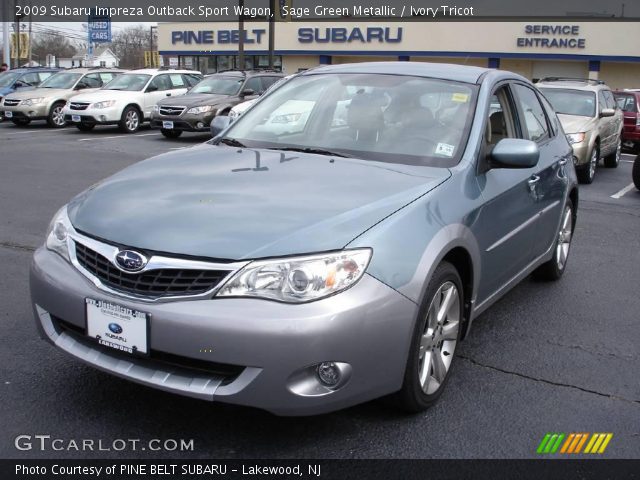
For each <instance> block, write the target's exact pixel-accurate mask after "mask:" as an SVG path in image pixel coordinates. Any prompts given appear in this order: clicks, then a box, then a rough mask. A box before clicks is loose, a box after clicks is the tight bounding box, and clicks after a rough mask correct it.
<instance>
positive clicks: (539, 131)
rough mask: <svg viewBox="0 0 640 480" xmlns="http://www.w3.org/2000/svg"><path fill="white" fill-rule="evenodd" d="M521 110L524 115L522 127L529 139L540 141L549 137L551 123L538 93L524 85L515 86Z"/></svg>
mask: <svg viewBox="0 0 640 480" xmlns="http://www.w3.org/2000/svg"><path fill="white" fill-rule="evenodd" d="M514 88H515V91H516V95H517V97H518V104H519V106H520V110H521V111H522V114H523V115H524V118H523V119H521V124H522V127H523V128H524V130H525V133H527V134H528V135H527V136H528V138H529V140H533V141H534V142H540V141H542V140H544V139H546V138H549V123H548V122H547V116H546V114H545V113H544V109H543V108H542V105H540V100H538V96H537V95H536V93H535V92H534V91H533V90H531V89H530V88H528V87H525V86H524V85H515V86H514Z"/></svg>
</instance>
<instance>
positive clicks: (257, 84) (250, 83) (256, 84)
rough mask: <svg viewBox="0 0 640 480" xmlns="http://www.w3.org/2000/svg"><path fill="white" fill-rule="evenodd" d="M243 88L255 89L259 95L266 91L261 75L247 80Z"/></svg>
mask: <svg viewBox="0 0 640 480" xmlns="http://www.w3.org/2000/svg"><path fill="white" fill-rule="evenodd" d="M243 90H253V91H254V92H256V94H258V95H259V94H261V93H262V92H264V89H263V88H262V81H261V80H260V77H253V78H250V79H249V80H247V83H245V84H244V88H243Z"/></svg>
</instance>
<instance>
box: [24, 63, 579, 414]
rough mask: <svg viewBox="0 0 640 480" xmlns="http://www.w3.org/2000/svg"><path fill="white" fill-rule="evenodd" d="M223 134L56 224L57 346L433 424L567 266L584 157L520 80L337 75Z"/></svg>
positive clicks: (50, 327) (339, 69)
mask: <svg viewBox="0 0 640 480" xmlns="http://www.w3.org/2000/svg"><path fill="white" fill-rule="evenodd" d="M212 132H213V134H214V135H215V137H214V138H213V139H212V140H211V141H209V142H207V143H205V144H203V145H200V146H196V147H194V148H191V149H188V150H182V151H179V152H173V153H168V154H164V155H160V156H158V157H155V158H152V159H149V160H146V161H143V162H139V163H137V164H135V165H132V166H131V167H129V168H126V169H125V170H123V171H121V172H119V173H117V174H116V175H114V176H112V177H110V178H107V179H106V180H103V181H102V182H100V183H98V184H96V185H94V186H92V187H90V188H89V189H88V190H86V191H85V192H83V193H81V194H79V195H78V196H76V197H75V198H73V199H72V200H71V201H70V202H69V204H68V205H65V206H64V207H62V208H61V209H60V210H59V211H58V213H56V215H55V217H54V218H53V220H52V222H51V225H50V227H49V231H48V233H47V237H46V242H45V245H43V246H42V247H41V248H39V249H38V250H37V251H36V252H35V255H34V260H33V263H32V267H31V296H32V300H33V307H34V311H35V316H36V319H37V325H38V327H39V331H40V333H41V335H42V336H43V337H44V338H45V339H47V340H48V341H50V342H51V343H53V344H54V345H55V346H57V347H58V348H59V349H61V350H63V351H65V352H67V353H68V354H70V355H72V356H74V357H76V358H78V359H79V360H82V361H84V362H85V363H87V364H89V365H92V366H94V367H97V368H99V369H101V370H103V371H106V372H108V373H111V374H113V375H117V376H119V377H123V378H125V379H128V380H132V381H134V382H138V383H141V384H144V385H148V386H151V387H155V388H159V389H162V390H166V391H170V392H174V393H177V394H181V395H187V396H191V397H195V398H200V399H204V400H209V401H219V402H227V403H233V404H239V405H248V406H254V407H258V408H262V409H266V410H268V411H271V412H274V413H276V414H281V415H309V414H318V413H323V412H328V411H332V410H336V409H340V408H344V407H348V406H350V405H354V404H357V403H360V402H365V401H367V400H371V399H374V398H377V397H382V396H391V398H393V399H394V400H395V401H396V402H397V404H398V405H400V406H401V407H402V408H404V409H406V410H409V411H420V410H422V409H424V408H426V407H428V406H430V405H431V404H432V403H433V402H435V401H436V400H437V399H438V397H439V396H440V395H441V394H442V391H443V390H444V387H445V384H446V382H447V379H448V378H449V377H450V372H451V371H452V367H453V365H454V363H455V360H456V356H455V353H456V346H457V345H458V343H459V342H460V341H461V339H463V338H464V336H465V335H466V334H467V333H468V331H469V328H470V326H471V323H472V321H473V319H474V318H476V317H477V316H478V315H479V314H480V313H482V312H483V311H485V310H486V309H487V308H488V307H489V306H490V305H491V304H493V303H494V302H495V301H496V300H498V299H499V298H500V297H501V296H502V295H503V294H504V293H505V292H507V291H508V290H509V289H510V288H512V287H513V286H514V285H516V284H517V283H518V282H519V281H520V280H522V279H523V278H525V277H526V276H527V275H529V274H531V273H534V274H535V275H537V276H538V277H540V278H542V279H548V280H556V279H559V278H560V277H561V276H562V274H563V272H564V270H565V268H566V265H567V258H568V254H569V247H570V245H571V239H572V232H573V229H574V225H575V221H576V210H577V207H578V189H577V186H576V185H577V181H576V174H575V170H574V166H573V162H572V149H571V146H570V145H569V143H568V142H567V139H566V137H565V134H564V133H563V131H562V128H561V126H560V123H559V122H558V118H557V117H556V114H555V113H554V111H553V109H552V108H551V107H550V105H549V104H548V103H547V101H546V100H545V99H544V97H542V96H541V95H540V94H539V92H538V91H537V90H536V89H535V88H534V87H533V86H532V84H531V83H530V82H529V81H527V80H526V79H525V78H523V77H520V76H518V75H516V74H513V73H509V72H505V71H497V70H489V69H483V68H476V67H463V66H454V65H443V64H429V63H410V62H406V63H405V62H397V63H395V62H394V63H391V62H389V63H361V64H352V65H335V66H324V67H320V68H315V69H312V70H309V71H306V72H303V73H301V74H299V75H297V76H295V77H293V78H292V79H290V80H289V81H288V82H286V83H284V84H283V85H282V86H281V87H279V88H277V89H275V90H274V91H272V92H271V93H269V94H268V95H266V96H265V97H263V98H261V99H260V100H259V101H258V102H257V103H256V104H255V105H253V106H252V107H251V108H250V109H249V110H248V111H247V112H246V113H245V114H244V115H243V116H242V117H240V118H239V119H238V120H237V121H236V122H234V123H230V122H229V119H228V118H226V117H218V118H217V120H216V121H215V122H214V125H213V126H212ZM69 374H70V375H73V372H69Z"/></svg>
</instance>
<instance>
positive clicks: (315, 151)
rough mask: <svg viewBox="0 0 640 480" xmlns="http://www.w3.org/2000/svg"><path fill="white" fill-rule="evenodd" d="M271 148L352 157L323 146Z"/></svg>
mask: <svg viewBox="0 0 640 480" xmlns="http://www.w3.org/2000/svg"><path fill="white" fill-rule="evenodd" d="M269 150H280V151H283V152H302V153H315V154H316V155H326V156H328V157H342V158H351V157H350V156H349V155H345V154H344V153H337V152H332V151H331V150H324V149H322V148H311V147H282V148H270V149H269Z"/></svg>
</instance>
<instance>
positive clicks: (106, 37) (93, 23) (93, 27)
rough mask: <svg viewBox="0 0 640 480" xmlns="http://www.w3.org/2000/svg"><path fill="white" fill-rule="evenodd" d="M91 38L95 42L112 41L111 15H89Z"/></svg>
mask: <svg viewBox="0 0 640 480" xmlns="http://www.w3.org/2000/svg"><path fill="white" fill-rule="evenodd" d="M89 40H90V41H92V42H94V43H109V42H111V17H109V16H108V15H90V16H89Z"/></svg>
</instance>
